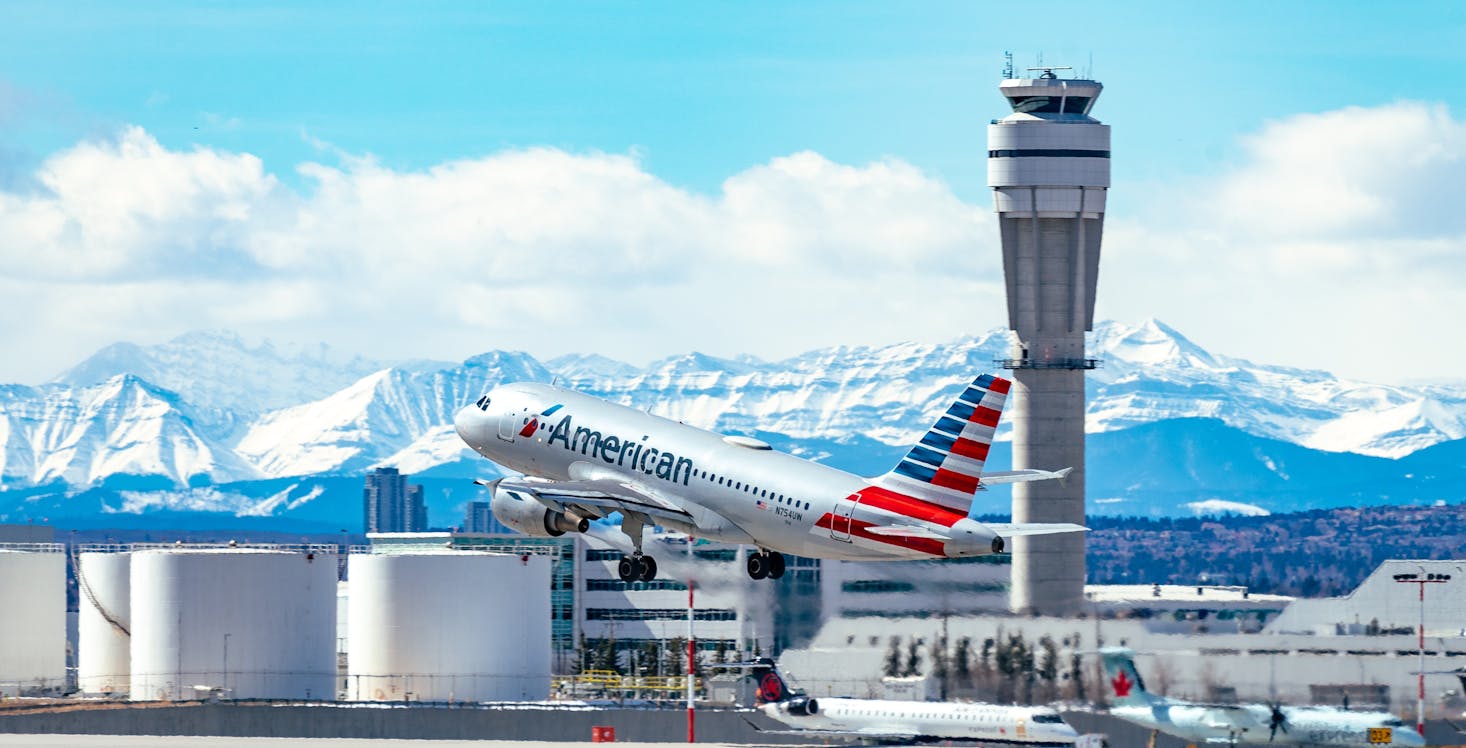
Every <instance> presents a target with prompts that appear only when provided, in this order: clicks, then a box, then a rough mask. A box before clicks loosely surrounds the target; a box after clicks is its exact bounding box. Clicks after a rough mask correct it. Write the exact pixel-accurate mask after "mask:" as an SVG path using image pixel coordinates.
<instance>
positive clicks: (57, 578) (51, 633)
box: [0, 543, 66, 696]
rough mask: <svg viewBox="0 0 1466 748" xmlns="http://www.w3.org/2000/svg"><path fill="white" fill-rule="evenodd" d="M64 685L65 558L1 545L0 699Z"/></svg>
mask: <svg viewBox="0 0 1466 748" xmlns="http://www.w3.org/2000/svg"><path fill="white" fill-rule="evenodd" d="M65 687H66V554H64V553H62V552H61V546H60V545H59V544H51V543H34V544H30V543H27V544H16V545H14V546H11V547H6V546H5V545H3V544H0V696H16V695H19V694H42V693H47V692H60V691H63V690H64V689H65Z"/></svg>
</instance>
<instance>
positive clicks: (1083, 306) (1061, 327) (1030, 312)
mask: <svg viewBox="0 0 1466 748" xmlns="http://www.w3.org/2000/svg"><path fill="white" fill-rule="evenodd" d="M1102 88H1103V86H1101V85H1100V84H1099V83H1098V82H1097V81H1091V80H1066V79H1062V78H1058V77H1056V76H1055V75H1054V73H1053V70H1052V69H1047V70H1044V72H1043V74H1042V75H1041V76H1040V77H1037V78H1017V79H1008V80H1004V81H1003V82H1002V83H1001V84H1000V86H999V90H1000V91H1001V93H1002V94H1003V96H1004V98H1006V99H1007V100H1008V103H1009V105H1010V106H1011V107H1012V110H1013V112H1012V114H1009V115H1008V116H1006V117H1003V118H1002V119H1000V120H995V121H994V122H993V124H992V125H990V126H989V127H988V185H989V186H991V187H992V188H993V202H994V207H995V208H996V210H997V213H998V223H999V226H1000V229H1001V232H1002V240H1003V274H1004V276H1005V277H1006V279H1007V285H1008V326H1009V327H1011V328H1012V329H1013V332H1014V333H1015V338H1016V341H1015V344H1014V348H1013V352H1012V354H1011V356H1012V357H1011V358H1009V359H1005V360H1003V361H1002V363H1003V365H1004V367H1005V368H1008V369H1011V370H1012V371H1013V383H1014V386H1013V393H1014V394H1013V395H1012V400H1011V403H1012V404H1011V405H1010V406H1009V415H1010V418H1011V420H1010V422H1011V423H1012V424H1013V466H1014V467H1015V468H1029V467H1034V468H1043V469H1046V470H1057V469H1060V468H1065V467H1073V468H1074V471H1073V472H1072V473H1070V474H1069V476H1068V478H1067V479H1066V480H1064V481H1040V482H1035V483H1018V484H1015V485H1014V487H1013V521H1014V522H1075V523H1083V522H1084V410H1085V400H1084V372H1085V370H1087V369H1092V368H1094V366H1095V360H1094V359H1092V358H1089V357H1087V356H1086V355H1085V351H1084V333H1085V332H1086V331H1087V330H1089V329H1091V328H1092V327H1093V326H1094V294H1095V281H1096V279H1097V275H1098V272H1099V258H1100V236H1101V232H1102V231H1103V228H1104V218H1105V193H1106V191H1107V190H1108V189H1109V186H1110V128H1109V125H1104V124H1101V123H1100V122H1099V121H1098V120H1096V119H1094V118H1092V117H1090V116H1089V111H1090V109H1091V108H1092V107H1093V106H1094V102H1095V99H1097V98H1099V94H1100V91H1101V89H1102ZM1012 545H1013V577H1012V592H1011V597H1010V598H1009V605H1010V607H1011V608H1012V609H1013V610H1014V611H1016V612H1024V613H1028V612H1037V613H1046V614H1055V615H1072V614H1075V613H1078V612H1079V611H1080V609H1081V607H1082V605H1083V601H1084V536H1083V534H1082V533H1072V534H1065V535H1044V536H1033V537H1027V538H1014V539H1013V543H1012Z"/></svg>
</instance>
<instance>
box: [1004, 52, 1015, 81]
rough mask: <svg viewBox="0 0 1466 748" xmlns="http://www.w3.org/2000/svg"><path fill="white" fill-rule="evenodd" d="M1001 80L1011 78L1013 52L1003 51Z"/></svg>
mask: <svg viewBox="0 0 1466 748" xmlns="http://www.w3.org/2000/svg"><path fill="white" fill-rule="evenodd" d="M1003 80H1005V81H1008V80H1013V53H1012V52H1004V53H1003Z"/></svg>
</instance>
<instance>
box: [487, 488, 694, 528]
mask: <svg viewBox="0 0 1466 748" xmlns="http://www.w3.org/2000/svg"><path fill="white" fill-rule="evenodd" d="M499 487H500V488H501V489H504V490H507V491H522V492H524V493H527V494H529V495H531V496H533V497H534V498H535V500H536V501H538V502H540V503H541V504H544V505H545V506H548V507H550V508H551V509H555V510H558V511H566V510H570V511H573V512H575V513H577V514H580V515H582V516H594V517H605V516H607V515H609V514H611V513H612V512H623V513H636V514H644V515H646V516H648V517H652V518H661V519H674V520H679V521H683V522H686V521H689V520H690V519H691V517H692V515H690V514H688V513H687V512H686V511H685V510H683V509H682V508H681V507H679V506H677V505H676V504H673V503H672V502H670V501H667V500H666V499H663V498H660V497H658V496H655V495H653V494H652V493H650V492H648V491H644V490H642V489H641V488H640V487H638V486H636V485H635V484H632V483H628V482H625V481H616V480H609V479H604V478H602V479H596V480H559V481H551V480H535V479H531V478H525V479H519V480H504V481H501V482H500V483H499Z"/></svg>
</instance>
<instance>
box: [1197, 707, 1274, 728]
mask: <svg viewBox="0 0 1466 748" xmlns="http://www.w3.org/2000/svg"><path fill="white" fill-rule="evenodd" d="M1201 719H1202V721H1204V722H1205V723H1206V724H1207V726H1208V727H1215V728H1221V729H1227V728H1244V727H1245V728H1248V729H1252V728H1258V727H1267V724H1266V723H1264V722H1262V721H1261V720H1259V719H1258V718H1257V715H1255V714H1253V713H1252V712H1249V711H1247V710H1246V709H1244V708H1242V706H1240V705H1234V704H1212V705H1207V707H1206V711H1205V712H1202V715H1201Z"/></svg>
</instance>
